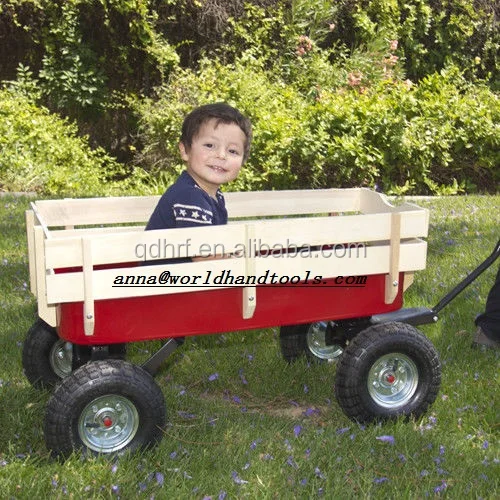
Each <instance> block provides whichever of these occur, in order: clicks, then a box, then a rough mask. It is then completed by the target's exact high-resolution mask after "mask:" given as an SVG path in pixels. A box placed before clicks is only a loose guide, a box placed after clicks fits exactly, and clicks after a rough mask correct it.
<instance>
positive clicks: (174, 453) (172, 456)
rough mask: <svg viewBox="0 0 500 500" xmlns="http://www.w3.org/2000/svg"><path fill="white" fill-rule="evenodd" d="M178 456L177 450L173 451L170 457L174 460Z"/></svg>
mask: <svg viewBox="0 0 500 500" xmlns="http://www.w3.org/2000/svg"><path fill="white" fill-rule="evenodd" d="M176 456H177V452H176V451H173V452H172V453H170V458H171V459H172V460H173V459H174V458H175V457H176Z"/></svg>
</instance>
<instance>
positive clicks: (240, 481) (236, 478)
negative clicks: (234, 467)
mask: <svg viewBox="0 0 500 500" xmlns="http://www.w3.org/2000/svg"><path fill="white" fill-rule="evenodd" d="M231 477H232V478H233V481H234V482H235V484H247V483H248V481H244V480H243V479H241V478H240V476H238V473H237V472H235V471H233V472H231Z"/></svg>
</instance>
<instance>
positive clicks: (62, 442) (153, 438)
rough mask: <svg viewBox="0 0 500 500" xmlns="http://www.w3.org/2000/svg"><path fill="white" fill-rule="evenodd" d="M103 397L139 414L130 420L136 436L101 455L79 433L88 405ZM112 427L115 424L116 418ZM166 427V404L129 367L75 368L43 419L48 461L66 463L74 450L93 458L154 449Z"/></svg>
mask: <svg viewBox="0 0 500 500" xmlns="http://www.w3.org/2000/svg"><path fill="white" fill-rule="evenodd" d="M105 397H109V398H112V399H113V398H115V399H116V398H121V399H122V400H125V401H126V402H127V404H128V403H130V406H131V407H133V408H134V411H136V412H137V417H134V419H133V423H135V426H136V430H135V431H134V432H131V435H130V441H128V442H127V443H126V444H124V445H123V446H122V447H119V448H118V449H114V450H110V449H108V450H104V451H101V452H99V451H97V450H96V449H92V447H91V446H88V445H86V444H85V443H84V438H83V437H82V434H81V433H80V430H79V428H81V427H82V424H81V422H80V418H81V417H82V412H84V411H85V410H86V408H88V407H89V405H93V404H94V402H95V401H97V399H98V398H103V399H104V398H105ZM135 418H137V419H138V420H135ZM116 421H117V422H118V421H119V420H118V416H117V417H116ZM165 422H166V409H165V399H164V397H163V393H162V392H161V389H160V388H159V387H158V385H157V384H156V383H155V381H154V380H153V377H151V375H150V374H149V373H147V372H146V371H145V370H143V369H142V368H141V367H139V366H136V365H133V364H131V363H128V362H127V361H121V360H114V359H110V360H103V361H95V362H92V363H87V364H86V365H84V366H82V367H80V368H78V369H77V370H75V371H74V372H73V373H72V374H71V375H69V376H67V377H66V378H65V379H64V380H63V381H62V382H61V383H60V384H59V385H58V386H57V387H56V389H55V391H54V393H53V394H52V397H51V398H50V400H49V402H48V405H47V410H46V414H45V424H44V434H45V442H46V445H47V448H48V449H49V450H50V451H51V453H52V455H54V456H58V457H67V456H68V455H70V454H71V453H72V452H73V451H78V450H80V451H82V453H84V454H91V455H98V454H102V455H116V454H123V453H125V452H128V451H130V452H133V451H136V450H139V449H145V448H149V447H152V446H154V445H155V444H156V443H157V442H159V441H160V440H161V438H162V435H163V433H162V429H163V428H164V426H165ZM129 424H130V423H129ZM123 425H124V426H126V425H128V424H126V423H125V424H123ZM83 427H91V426H90V425H88V426H86V425H83ZM95 427H99V426H98V425H97V424H96V425H95ZM101 429H102V432H104V431H105V430H106V429H104V426H103V425H101V426H100V428H99V429H97V431H98V432H101ZM109 430H110V431H112V430H113V428H110V429H109ZM115 430H116V429H115ZM86 432H88V433H91V432H93V431H92V430H90V431H86ZM116 432H119V431H116ZM106 444H108V443H106Z"/></svg>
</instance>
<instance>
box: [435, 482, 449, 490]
mask: <svg viewBox="0 0 500 500" xmlns="http://www.w3.org/2000/svg"><path fill="white" fill-rule="evenodd" d="M447 487H448V485H447V484H446V481H441V484H440V485H439V486H436V487H435V488H434V493H440V492H441V491H444V490H445V489H446V488H447Z"/></svg>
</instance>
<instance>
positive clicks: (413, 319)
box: [370, 240, 500, 326]
mask: <svg viewBox="0 0 500 500" xmlns="http://www.w3.org/2000/svg"><path fill="white" fill-rule="evenodd" d="M499 256H500V240H499V241H498V243H497V244H496V246H495V249H494V250H493V252H492V253H491V255H489V256H488V257H487V258H486V259H485V260H484V261H483V262H482V263H481V264H479V266H477V267H476V269H474V271H472V272H471V273H470V274H469V275H468V276H466V277H465V279H463V280H462V281H461V282H460V283H458V285H456V286H455V288H453V289H452V290H450V291H449V292H448V293H447V294H446V295H445V296H444V297H443V298H442V299H441V300H440V301H439V302H438V303H437V304H436V305H435V306H434V307H433V308H432V309H429V308H428V307H413V308H412V307H410V308H406V309H399V310H397V311H392V312H388V313H382V314H375V315H374V316H372V317H371V318H370V323H371V324H381V323H387V322H390V321H400V322H402V323H408V324H409V325H415V326H417V325H424V324H426V323H435V322H436V321H437V320H438V319H439V318H438V312H439V311H441V310H442V309H443V308H444V307H446V306H447V305H448V304H449V303H450V302H451V301H452V300H453V299H454V298H455V297H456V296H457V295H458V294H459V293H460V292H462V291H463V290H464V289H465V288H467V287H468V286H469V285H470V284H471V283H472V282H473V281H475V280H476V279H477V278H478V276H479V275H480V274H482V273H483V272H484V271H486V269H488V268H489V267H490V266H491V265H492V264H493V263H494V262H495V261H496V260H497V259H498V257H499Z"/></svg>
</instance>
